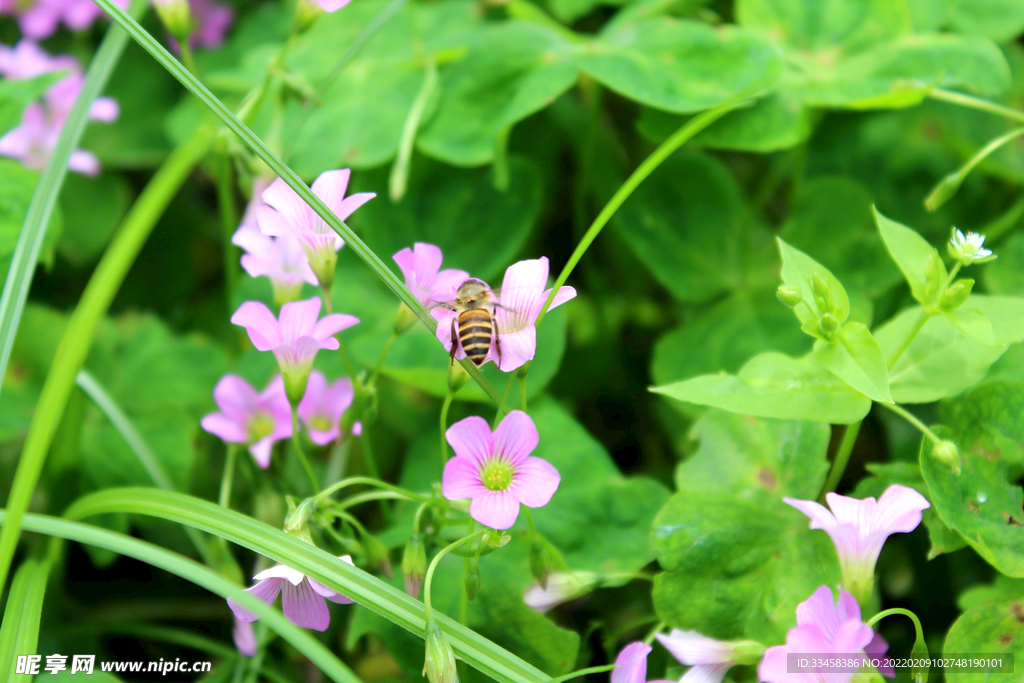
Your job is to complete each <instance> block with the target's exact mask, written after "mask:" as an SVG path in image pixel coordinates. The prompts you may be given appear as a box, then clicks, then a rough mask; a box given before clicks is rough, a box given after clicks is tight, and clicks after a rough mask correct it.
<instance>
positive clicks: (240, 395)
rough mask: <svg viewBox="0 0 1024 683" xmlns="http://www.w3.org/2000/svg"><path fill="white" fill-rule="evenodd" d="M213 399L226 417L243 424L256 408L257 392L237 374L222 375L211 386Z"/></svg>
mask: <svg viewBox="0 0 1024 683" xmlns="http://www.w3.org/2000/svg"><path fill="white" fill-rule="evenodd" d="M213 400H214V401H215V402H216V403H217V407H218V408H220V409H221V411H222V412H223V413H224V414H225V415H226V416H227V417H229V418H231V419H233V420H235V421H237V422H241V423H243V424H244V423H245V422H247V421H248V420H249V419H250V418H251V417H252V415H253V412H254V411H255V410H256V406H257V402H258V401H259V394H257V393H256V390H255V389H253V388H252V386H251V385H250V384H249V383H248V382H246V381H245V380H244V379H243V378H241V377H239V376H238V375H224V376H223V377H221V378H220V380H219V381H218V382H217V386H215V387H214V388H213Z"/></svg>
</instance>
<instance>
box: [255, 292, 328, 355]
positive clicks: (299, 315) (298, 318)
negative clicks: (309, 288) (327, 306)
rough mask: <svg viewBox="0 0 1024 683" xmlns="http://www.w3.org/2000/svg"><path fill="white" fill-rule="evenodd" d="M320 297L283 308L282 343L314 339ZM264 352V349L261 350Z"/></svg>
mask: <svg viewBox="0 0 1024 683" xmlns="http://www.w3.org/2000/svg"><path fill="white" fill-rule="evenodd" d="M321 305H322V304H321V303H320V297H317V296H315V297H313V298H311V299H306V300H305V301H293V302H291V303H288V304H285V305H284V306H282V307H281V315H280V321H281V338H282V339H281V341H283V342H285V343H289V342H294V341H295V340H297V339H299V337H312V336H313V328H314V327H315V326H316V324H317V323H316V319H317V318H318V317H319V316H320V306H321ZM261 350H262V349H261Z"/></svg>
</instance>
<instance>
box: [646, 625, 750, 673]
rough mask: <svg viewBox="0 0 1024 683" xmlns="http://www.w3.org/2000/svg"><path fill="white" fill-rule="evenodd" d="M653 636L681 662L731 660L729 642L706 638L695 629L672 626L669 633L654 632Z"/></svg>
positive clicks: (731, 650) (709, 662) (708, 662)
mask: <svg viewBox="0 0 1024 683" xmlns="http://www.w3.org/2000/svg"><path fill="white" fill-rule="evenodd" d="M654 637H655V638H657V639H658V642H659V643H661V644H662V645H664V646H665V649H666V650H668V651H669V653H670V654H671V655H672V656H673V657H675V658H676V659H678V660H679V662H680V663H682V664H687V665H689V666H694V665H698V664H725V663H727V662H728V663H731V662H732V657H733V651H734V649H735V647H734V646H733V645H732V644H731V643H726V642H723V641H721V640H715V639H714V638H708V637H707V636H705V635H702V634H700V633H698V632H697V631H682V630H680V629H677V628H674V629H672V632H671V633H670V634H669V635H665V634H664V633H656V634H654Z"/></svg>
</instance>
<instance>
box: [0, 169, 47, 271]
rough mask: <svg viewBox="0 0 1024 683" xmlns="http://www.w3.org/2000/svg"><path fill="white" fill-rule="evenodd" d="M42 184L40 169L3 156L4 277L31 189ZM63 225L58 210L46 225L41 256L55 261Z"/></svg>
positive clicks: (0, 230) (0, 245) (0, 246)
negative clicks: (26, 166) (54, 253)
mask: <svg viewBox="0 0 1024 683" xmlns="http://www.w3.org/2000/svg"><path fill="white" fill-rule="evenodd" d="M38 184H39V172H38V171H33V170H30V169H27V168H25V167H24V166H22V165H21V164H20V163H18V162H17V161H14V160H13V159H7V158H0V268H2V271H0V272H2V273H3V275H2V277H3V278H4V280H6V278H7V271H8V269H9V264H10V262H11V257H12V256H13V254H14V247H15V246H16V245H17V243H18V234H19V233H20V232H21V226H22V223H24V222H25V214H26V213H27V212H28V206H29V203H30V202H31V201H32V193H33V191H34V190H35V188H36V185H38ZM62 229H63V222H62V221H61V214H60V212H59V211H55V212H54V215H53V217H52V218H51V219H50V222H49V225H48V226H47V228H46V236H45V237H44V238H43V246H42V249H41V250H40V252H39V260H40V261H41V262H43V263H47V264H50V263H53V251H54V247H55V246H56V244H57V240H58V239H59V238H60V235H61V231H62Z"/></svg>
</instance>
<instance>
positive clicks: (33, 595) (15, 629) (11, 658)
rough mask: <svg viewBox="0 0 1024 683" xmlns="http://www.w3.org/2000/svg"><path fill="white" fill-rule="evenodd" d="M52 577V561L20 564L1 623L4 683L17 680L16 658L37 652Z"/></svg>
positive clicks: (0, 656)
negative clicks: (40, 625) (47, 590)
mask: <svg viewBox="0 0 1024 683" xmlns="http://www.w3.org/2000/svg"><path fill="white" fill-rule="evenodd" d="M49 574H50V558H45V559H37V558H29V559H27V560H25V561H24V562H23V563H22V564H21V567H19V568H18V571H17V573H16V574H15V575H14V581H12V582H11V592H10V595H8V596H7V605H6V607H5V608H4V619H3V623H2V624H0V672H4V673H3V680H5V681H11V680H13V679H14V678H15V674H14V671H15V666H14V665H15V657H17V656H18V655H31V654H35V653H36V644H37V642H38V640H39V620H40V616H41V614H42V611H43V596H44V595H45V593H46V579H47V577H48V576H49Z"/></svg>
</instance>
